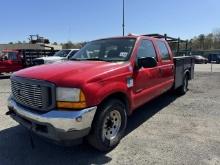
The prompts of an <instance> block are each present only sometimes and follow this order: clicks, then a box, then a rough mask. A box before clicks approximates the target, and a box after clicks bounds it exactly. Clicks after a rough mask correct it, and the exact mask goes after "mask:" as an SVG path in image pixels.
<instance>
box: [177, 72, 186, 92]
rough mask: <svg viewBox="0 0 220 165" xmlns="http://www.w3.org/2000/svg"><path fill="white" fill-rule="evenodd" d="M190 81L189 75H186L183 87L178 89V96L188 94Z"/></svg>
mask: <svg viewBox="0 0 220 165" xmlns="http://www.w3.org/2000/svg"><path fill="white" fill-rule="evenodd" d="M188 81H189V77H188V75H187V74H185V76H184V79H183V85H182V86H181V87H180V88H178V89H177V94H180V95H184V94H185V93H186V92H187V90H188Z"/></svg>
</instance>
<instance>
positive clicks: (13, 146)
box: [0, 94, 177, 165]
mask: <svg viewBox="0 0 220 165" xmlns="http://www.w3.org/2000/svg"><path fill="white" fill-rule="evenodd" d="M176 98H177V96H174V95H169V94H164V95H162V96H160V97H158V98H157V99H155V100H153V101H151V102H150V103H148V104H146V105H144V106H142V107H140V108H139V109H138V110H136V111H135V112H134V113H133V115H132V116H131V117H129V119H128V127H127V132H126V135H128V134H129V133H131V132H132V131H133V130H135V129H136V128H138V127H139V126H140V125H141V124H143V123H144V122H146V121H147V120H148V119H150V118H151V117H152V116H154V115H155V114H156V113H158V112H159V111H161V110H162V109H163V108H164V107H166V106H167V105H169V104H170V103H172V102H173V101H174V100H175V99H176ZM33 141H34V145H35V147H34V148H32V147H31V142H30V134H29V132H28V131H27V130H26V129H25V128H23V127H22V126H19V125H18V126H15V127H11V128H8V129H5V130H2V131H0V162H1V163H0V164H4V165H11V164H23V165H26V164H32V165H34V164H53V165H56V164H65V165H68V164H105V163H108V162H110V161H111V160H112V158H111V157H109V156H108V155H106V154H105V153H100V152H98V151H96V150H94V149H93V148H92V147H90V146H89V145H87V144H82V145H79V146H74V147H61V146H57V145H54V144H52V143H48V142H46V141H44V140H42V139H40V138H38V137H37V136H36V135H33ZM113 152H114V151H113Z"/></svg>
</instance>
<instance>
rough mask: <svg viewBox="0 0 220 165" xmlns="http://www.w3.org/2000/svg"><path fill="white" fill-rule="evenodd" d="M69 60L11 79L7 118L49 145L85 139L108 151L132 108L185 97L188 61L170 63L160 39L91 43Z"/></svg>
mask: <svg viewBox="0 0 220 165" xmlns="http://www.w3.org/2000/svg"><path fill="white" fill-rule="evenodd" d="M71 60H72V61H69V62H63V63H56V64H48V65H42V66H36V67H32V68H27V69H24V70H21V71H18V72H16V73H14V74H13V75H12V76H11V88H12V94H11V96H10V98H9V99H8V108H9V111H8V113H7V114H8V115H10V116H11V117H12V118H13V119H14V120H16V121H17V122H19V123H20V124H22V125H24V126H25V127H27V128H29V129H30V130H31V131H33V132H34V133H36V134H38V135H40V136H43V137H46V138H49V139H52V140H53V141H55V142H59V143H64V144H69V142H72V141H74V142H75V141H76V140H78V139H80V140H81V139H82V138H84V137H85V138H86V139H87V140H88V141H89V143H90V144H91V145H92V146H94V147H95V148H97V149H98V150H100V151H109V150H111V149H113V148H114V147H115V146H116V145H117V144H118V143H119V142H120V140H121V138H122V137H123V136H124V134H125V130H126V125H127V117H128V116H129V115H131V114H132V112H134V110H135V109H137V108H138V107H140V106H141V105H143V104H145V103H147V102H148V101H150V100H152V99H153V98H155V97H157V96H159V95H161V94H163V93H165V92H167V91H169V90H172V89H173V90H174V89H176V90H178V92H179V93H180V94H185V93H186V92H187V86H188V80H190V79H192V78H193V75H194V62H193V58H191V57H178V58H173V53H172V51H171V49H170V47H169V45H168V43H167V41H166V40H164V39H158V38H154V37H149V36H144V35H140V36H135V35H129V36H125V37H115V38H106V39H100V40H95V41H92V42H89V43H88V44H87V45H85V46H84V47H83V48H82V49H81V50H80V51H79V52H77V53H76V54H75V55H74V56H73V57H72V59H71Z"/></svg>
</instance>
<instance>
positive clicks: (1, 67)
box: [0, 50, 23, 74]
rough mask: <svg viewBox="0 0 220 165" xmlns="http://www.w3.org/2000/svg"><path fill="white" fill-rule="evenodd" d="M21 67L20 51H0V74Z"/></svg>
mask: <svg viewBox="0 0 220 165" xmlns="http://www.w3.org/2000/svg"><path fill="white" fill-rule="evenodd" d="M22 68H23V63H22V58H21V53H20V52H19V51H17V50H3V51H2V52H1V53H0V74H1V73H10V72H15V71H17V70H20V69H22Z"/></svg>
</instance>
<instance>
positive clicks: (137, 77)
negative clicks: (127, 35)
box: [133, 39, 161, 108]
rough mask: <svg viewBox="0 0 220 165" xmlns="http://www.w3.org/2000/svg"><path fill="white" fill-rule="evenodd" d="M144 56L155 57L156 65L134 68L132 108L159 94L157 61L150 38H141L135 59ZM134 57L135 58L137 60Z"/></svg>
mask: <svg viewBox="0 0 220 165" xmlns="http://www.w3.org/2000/svg"><path fill="white" fill-rule="evenodd" d="M144 57H153V58H155V59H156V61H157V63H158V65H157V66H156V67H154V68H143V67H142V68H140V69H135V71H134V75H133V79H134V87H133V94H134V97H133V101H134V108H136V107H138V106H140V105H143V104H144V103H146V102H147V101H149V100H150V99H152V98H154V97H156V96H157V95H159V94H160V89H159V88H158V85H160V83H161V80H160V75H159V73H160V72H159V67H160V66H159V61H158V55H157V53H156V50H155V47H154V44H153V42H152V41H151V40H150V39H143V40H142V41H141V43H140V46H139V48H138V51H137V59H138V58H144ZM137 59H136V60H137Z"/></svg>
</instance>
